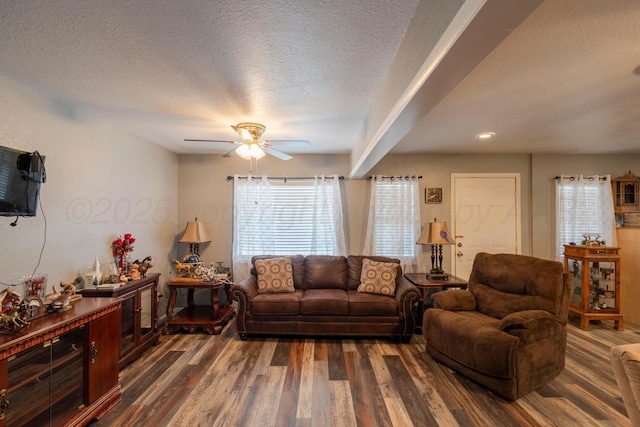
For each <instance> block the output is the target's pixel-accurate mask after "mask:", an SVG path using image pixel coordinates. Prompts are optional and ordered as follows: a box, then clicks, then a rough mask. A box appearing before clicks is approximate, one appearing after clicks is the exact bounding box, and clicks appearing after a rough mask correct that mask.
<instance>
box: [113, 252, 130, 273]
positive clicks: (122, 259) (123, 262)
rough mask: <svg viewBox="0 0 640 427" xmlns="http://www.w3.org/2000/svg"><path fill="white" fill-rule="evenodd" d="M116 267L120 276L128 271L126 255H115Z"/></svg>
mask: <svg viewBox="0 0 640 427" xmlns="http://www.w3.org/2000/svg"><path fill="white" fill-rule="evenodd" d="M116 265H117V266H118V271H120V273H121V274H124V273H126V272H127V271H128V268H127V256H126V255H116Z"/></svg>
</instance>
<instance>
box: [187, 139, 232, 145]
mask: <svg viewBox="0 0 640 427" xmlns="http://www.w3.org/2000/svg"><path fill="white" fill-rule="evenodd" d="M185 142H227V143H229V144H244V142H240V141H221V140H219V139H185Z"/></svg>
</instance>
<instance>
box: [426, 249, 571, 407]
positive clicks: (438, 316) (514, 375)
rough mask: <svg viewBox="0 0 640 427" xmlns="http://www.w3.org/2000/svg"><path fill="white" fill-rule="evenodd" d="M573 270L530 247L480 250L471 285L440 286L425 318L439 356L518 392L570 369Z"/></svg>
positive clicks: (431, 347)
mask: <svg viewBox="0 0 640 427" xmlns="http://www.w3.org/2000/svg"><path fill="white" fill-rule="evenodd" d="M572 277H573V276H572V275H571V274H570V273H563V268H562V264H561V263H559V262H555V261H548V260H542V259H538V258H533V257H529V256H523V255H512V254H496V255H492V254H487V253H479V254H477V256H476V258H475V260H474V264H473V268H472V271H471V275H470V277H469V288H468V289H469V290H468V291H463V290H448V291H442V292H438V293H435V294H433V296H432V298H433V307H434V308H429V309H427V311H426V312H425V314H424V318H423V329H422V331H423V335H424V337H425V341H426V350H427V352H428V353H429V355H430V356H431V357H433V358H434V359H435V360H437V361H439V362H441V363H443V364H445V365H447V366H448V367H450V368H452V369H454V370H456V371H458V372H459V373H461V374H462V375H464V376H466V377H468V378H470V379H472V380H474V381H476V382H477V383H479V384H482V385H483V386H485V387H486V388H488V389H490V390H492V391H494V392H495V393H497V394H499V395H501V396H503V397H505V398H507V399H509V400H516V399H519V398H520V397H522V396H524V395H525V394H527V393H529V392H531V391H533V390H536V389H537V388H539V387H541V386H542V385H544V384H546V383H547V382H549V381H551V380H553V379H554V378H555V377H556V376H558V375H559V374H560V372H562V370H563V369H564V361H565V350H566V343H567V331H566V324H567V320H568V310H569V292H570V289H571V281H572Z"/></svg>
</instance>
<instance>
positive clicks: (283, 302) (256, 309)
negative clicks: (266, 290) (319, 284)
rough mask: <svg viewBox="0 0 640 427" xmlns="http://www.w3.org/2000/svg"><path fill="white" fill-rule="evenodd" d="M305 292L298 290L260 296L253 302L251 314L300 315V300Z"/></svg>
mask: <svg viewBox="0 0 640 427" xmlns="http://www.w3.org/2000/svg"><path fill="white" fill-rule="evenodd" d="M303 292H304V291H303V290H301V289H297V290H296V291H295V292H291V293H279V294H259V295H257V296H255V297H254V298H253V299H252V300H251V314H252V315H254V316H260V315H265V314H267V315H275V316H286V315H295V316H297V315H299V314H300V299H301V298H302V294H303Z"/></svg>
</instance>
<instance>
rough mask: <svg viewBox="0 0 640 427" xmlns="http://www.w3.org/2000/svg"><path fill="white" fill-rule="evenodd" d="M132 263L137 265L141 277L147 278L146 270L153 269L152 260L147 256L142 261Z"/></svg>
mask: <svg viewBox="0 0 640 427" xmlns="http://www.w3.org/2000/svg"><path fill="white" fill-rule="evenodd" d="M133 263H134V264H138V271H140V274H141V275H142V277H147V270H149V269H150V268H151V267H153V258H151V257H150V256H148V257H145V258H144V259H143V260H142V261H138V260H135V261H134V262H133Z"/></svg>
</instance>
